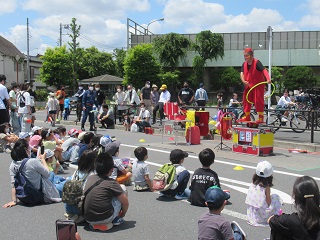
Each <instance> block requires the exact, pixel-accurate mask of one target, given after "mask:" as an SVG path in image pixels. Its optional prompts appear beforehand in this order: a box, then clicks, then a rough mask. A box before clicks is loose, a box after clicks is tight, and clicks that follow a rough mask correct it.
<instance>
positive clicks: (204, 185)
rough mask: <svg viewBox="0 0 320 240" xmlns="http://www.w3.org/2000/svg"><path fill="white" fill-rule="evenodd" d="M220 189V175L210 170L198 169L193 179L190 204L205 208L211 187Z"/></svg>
mask: <svg viewBox="0 0 320 240" xmlns="http://www.w3.org/2000/svg"><path fill="white" fill-rule="evenodd" d="M212 186H218V187H220V181H219V178H218V174H217V173H216V172H215V171H213V170H211V169H208V168H198V169H197V170H195V171H194V174H193V176H192V179H191V186H190V190H191V195H190V202H191V204H192V205H196V206H202V207H204V206H205V194H206V191H207V189H208V188H209V187H212Z"/></svg>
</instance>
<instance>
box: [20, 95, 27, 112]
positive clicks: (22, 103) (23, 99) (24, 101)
mask: <svg viewBox="0 0 320 240" xmlns="http://www.w3.org/2000/svg"><path fill="white" fill-rule="evenodd" d="M23 94H24V92H22V93H20V96H19V107H21V108H23V107H25V106H26V98H25V97H24V96H23Z"/></svg>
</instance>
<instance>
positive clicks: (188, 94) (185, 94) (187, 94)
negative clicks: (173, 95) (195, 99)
mask: <svg viewBox="0 0 320 240" xmlns="http://www.w3.org/2000/svg"><path fill="white" fill-rule="evenodd" d="M193 95H194V91H193V90H192V89H191V88H182V89H181V90H180V91H179V93H178V96H179V98H180V99H181V101H182V102H184V103H186V104H188V103H189V102H190V100H191V98H192V96H193Z"/></svg>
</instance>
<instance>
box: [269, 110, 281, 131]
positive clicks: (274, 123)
mask: <svg viewBox="0 0 320 240" xmlns="http://www.w3.org/2000/svg"><path fill="white" fill-rule="evenodd" d="M268 120H269V118H268V117H267V119H266V123H267V125H268V126H270V127H273V129H274V130H275V131H278V130H279V128H280V126H281V118H280V117H278V115H277V114H270V122H269V121H268Z"/></svg>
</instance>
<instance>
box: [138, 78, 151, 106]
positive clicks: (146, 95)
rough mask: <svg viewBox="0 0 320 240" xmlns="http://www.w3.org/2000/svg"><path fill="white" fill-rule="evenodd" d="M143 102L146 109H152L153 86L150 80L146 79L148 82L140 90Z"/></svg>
mask: <svg viewBox="0 0 320 240" xmlns="http://www.w3.org/2000/svg"><path fill="white" fill-rule="evenodd" d="M140 99H141V103H144V105H145V108H146V110H148V111H150V109H151V88H150V82H149V81H146V84H145V85H144V87H143V88H142V89H141V91H140Z"/></svg>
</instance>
